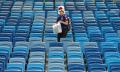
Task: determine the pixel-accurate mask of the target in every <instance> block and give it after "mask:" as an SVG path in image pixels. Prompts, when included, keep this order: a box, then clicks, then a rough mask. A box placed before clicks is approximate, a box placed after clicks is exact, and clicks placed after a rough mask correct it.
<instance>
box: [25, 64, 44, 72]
mask: <svg viewBox="0 0 120 72" xmlns="http://www.w3.org/2000/svg"><path fill="white" fill-rule="evenodd" d="M36 71H39V72H44V64H41V63H28V65H27V72H36Z"/></svg>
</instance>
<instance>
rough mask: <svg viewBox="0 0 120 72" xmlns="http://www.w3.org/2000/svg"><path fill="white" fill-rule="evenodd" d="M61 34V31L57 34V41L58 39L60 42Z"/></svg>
mask: <svg viewBox="0 0 120 72" xmlns="http://www.w3.org/2000/svg"><path fill="white" fill-rule="evenodd" d="M61 35H62V34H61V33H58V34H57V41H58V42H60V38H61Z"/></svg>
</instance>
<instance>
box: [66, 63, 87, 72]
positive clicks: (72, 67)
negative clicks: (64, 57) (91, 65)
mask: <svg viewBox="0 0 120 72" xmlns="http://www.w3.org/2000/svg"><path fill="white" fill-rule="evenodd" d="M84 71H85V66H84V65H83V64H68V72H84Z"/></svg>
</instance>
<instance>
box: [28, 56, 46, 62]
mask: <svg viewBox="0 0 120 72" xmlns="http://www.w3.org/2000/svg"><path fill="white" fill-rule="evenodd" d="M29 63H41V64H45V59H44V58H37V57H36V58H32V57H31V58H29Z"/></svg>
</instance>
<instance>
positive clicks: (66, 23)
mask: <svg viewBox="0 0 120 72" xmlns="http://www.w3.org/2000/svg"><path fill="white" fill-rule="evenodd" d="M59 22H60V23H63V24H65V25H68V20H66V21H65V22H64V21H59Z"/></svg>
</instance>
